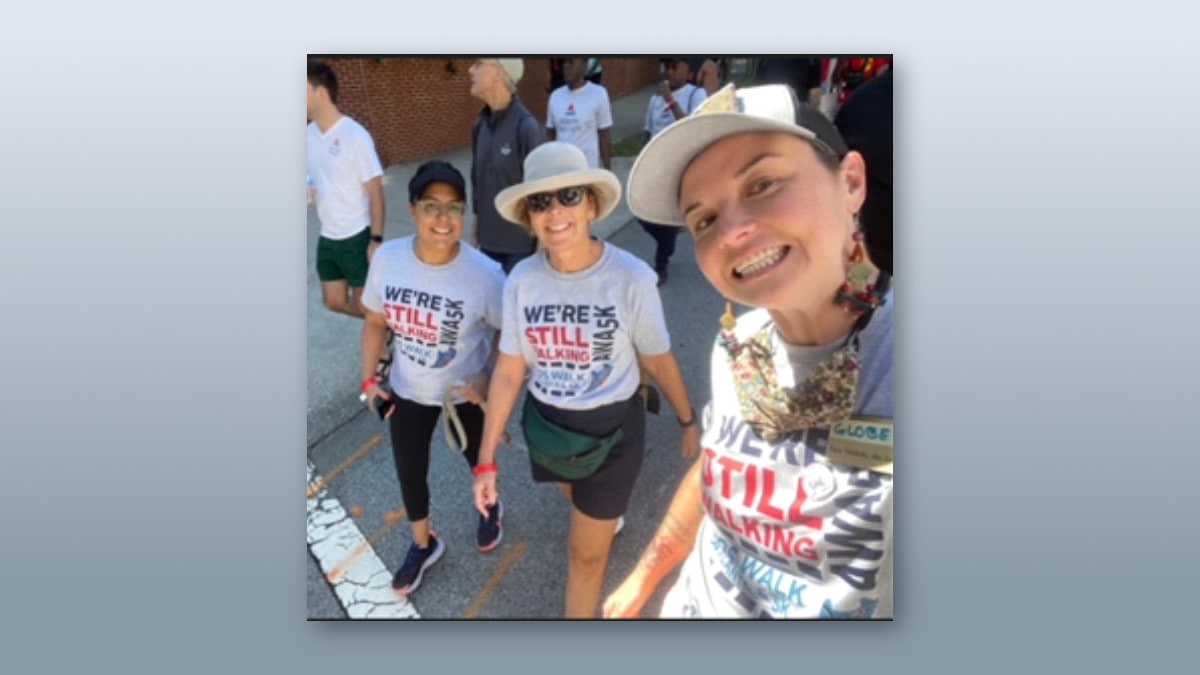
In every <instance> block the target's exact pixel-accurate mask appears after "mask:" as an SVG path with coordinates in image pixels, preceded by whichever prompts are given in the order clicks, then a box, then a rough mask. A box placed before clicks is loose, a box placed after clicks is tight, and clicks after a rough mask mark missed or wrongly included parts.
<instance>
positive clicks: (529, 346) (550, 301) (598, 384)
mask: <svg viewBox="0 0 1200 675" xmlns="http://www.w3.org/2000/svg"><path fill="white" fill-rule="evenodd" d="M657 279H658V278H657V276H656V275H655V274H654V272H653V271H652V270H651V269H650V267H649V266H648V265H646V263H644V262H642V261H641V260H640V259H639V258H637V257H635V256H634V255H633V254H631V253H629V252H627V251H624V250H622V249H620V248H617V247H616V246H613V245H612V244H609V243H607V242H605V243H604V253H603V254H602V255H601V256H600V260H599V261H597V262H596V264H595V265H592V266H591V267H589V268H587V269H586V270H583V271H581V272H574V273H571V274H563V273H562V272H558V271H556V270H555V269H554V268H553V267H551V266H550V263H549V262H548V261H547V259H546V254H545V253H544V252H540V253H537V254H535V255H533V256H532V257H529V258H526V259H525V260H522V261H521V262H519V263H517V265H516V266H515V267H514V268H513V270H512V273H511V274H509V276H508V281H507V282H505V284H504V331H503V332H502V333H501V335H500V351H502V352H504V353H505V354H512V355H520V356H522V357H524V359H525V364H526V366H528V368H529V371H530V377H529V393H530V394H532V395H533V396H534V398H536V399H537V400H539V401H541V402H543V403H546V404H548V405H552V406H554V407H557V408H563V409H566V410H592V409H594V408H597V407H599V406H602V405H607V404H609V403H616V402H618V401H624V400H626V399H628V398H629V397H630V396H633V393H634V392H635V391H636V390H637V387H638V382H639V379H640V378H639V374H638V364H637V355H638V354H645V355H647V356H657V355H659V354H664V353H666V352H667V351H669V350H670V349H671V336H670V334H668V333H667V323H666V319H665V318H664V317H663V310H662V300H661V298H659V295H658V288H657V287H656V286H655V283H656V282H657Z"/></svg>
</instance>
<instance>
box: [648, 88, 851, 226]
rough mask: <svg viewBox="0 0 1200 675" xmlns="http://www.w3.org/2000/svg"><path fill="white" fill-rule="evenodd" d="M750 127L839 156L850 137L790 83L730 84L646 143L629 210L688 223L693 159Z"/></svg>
mask: <svg viewBox="0 0 1200 675" xmlns="http://www.w3.org/2000/svg"><path fill="white" fill-rule="evenodd" d="M748 131H778V132H783V133H787V134H792V135H793V136H798V137H800V138H803V139H804V140H806V141H808V142H809V143H812V144H813V145H817V146H822V147H824V148H825V149H827V150H829V151H830V152H832V153H833V154H834V155H836V156H837V157H839V158H840V157H844V156H845V155H846V153H847V152H848V149H847V147H846V142H845V141H844V140H843V139H842V135H841V134H840V133H838V130H837V128H836V127H834V126H833V123H832V122H830V121H829V118H828V117H826V116H825V115H824V114H822V113H821V111H819V110H817V109H816V108H813V107H811V106H806V105H801V104H800V101H799V100H798V99H797V98H796V93H795V92H794V91H793V90H792V88H791V87H789V86H787V85H785V84H768V85H764V86H760V87H749V88H746V89H740V90H739V89H737V88H736V87H735V86H734V85H733V84H728V85H726V86H725V87H723V88H722V89H721V90H720V91H718V92H717V93H715V94H713V95H712V97H711V98H709V99H708V100H706V101H704V103H701V104H700V105H699V106H698V107H697V108H696V110H695V112H693V113H692V114H691V115H689V116H687V117H685V118H683V119H681V120H679V121H678V122H675V123H673V124H672V125H671V126H669V127H667V128H666V129H664V130H662V131H661V132H659V133H658V135H656V136H654V137H653V138H651V139H650V141H649V142H648V143H646V147H644V148H642V151H641V153H639V154H638V157H637V160H635V161H634V163H633V168H632V169H630V171H629V181H628V183H627V186H628V187H627V189H626V194H628V196H629V197H628V198H629V210H630V211H632V212H633V214H634V215H635V216H637V217H638V218H641V219H642V220H645V221H648V222H651V223H658V224H661V225H676V226H679V227H682V226H684V225H685V224H686V223H685V222H684V220H683V213H681V212H680V211H679V183H680V180H681V179H682V177H683V172H684V171H685V170H686V169H687V167H688V165H690V164H691V163H692V160H693V159H695V158H696V156H697V155H699V154H700V153H701V152H703V151H704V150H705V149H706V148H708V146H710V145H712V144H713V143H716V142H717V141H719V140H721V139H722V138H725V137H726V136H732V135H733V134H740V133H744V132H748Z"/></svg>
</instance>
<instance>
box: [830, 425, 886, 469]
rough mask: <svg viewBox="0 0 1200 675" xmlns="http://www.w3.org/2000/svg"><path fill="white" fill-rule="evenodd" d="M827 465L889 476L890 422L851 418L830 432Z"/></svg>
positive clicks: (834, 426) (835, 426)
mask: <svg viewBox="0 0 1200 675" xmlns="http://www.w3.org/2000/svg"><path fill="white" fill-rule="evenodd" d="M826 456H827V457H828V458H829V461H831V462H834V463H837V464H846V465H848V466H853V467H857V468H859V469H867V470H869V471H875V472H877V473H886V474H888V475H889V476H890V475H892V420H890V419H888V418H886V417H858V416H855V417H851V418H850V419H848V420H846V421H845V422H838V423H837V424H835V425H833V428H832V429H830V430H829V450H828V451H827V452H826Z"/></svg>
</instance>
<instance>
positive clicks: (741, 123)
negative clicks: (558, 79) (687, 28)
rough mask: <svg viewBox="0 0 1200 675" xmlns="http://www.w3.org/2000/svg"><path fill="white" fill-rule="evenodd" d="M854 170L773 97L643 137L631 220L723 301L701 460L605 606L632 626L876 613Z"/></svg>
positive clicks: (882, 613)
mask: <svg viewBox="0 0 1200 675" xmlns="http://www.w3.org/2000/svg"><path fill="white" fill-rule="evenodd" d="M867 171H868V167H867V166H866V165H865V163H864V161H863V157H862V155H861V154H859V153H858V152H855V151H853V150H849V149H848V148H847V147H846V144H845V142H844V140H843V139H842V138H841V135H840V134H839V133H838V131H837V129H836V128H835V127H834V126H833V123H832V122H830V121H829V119H828V118H827V117H825V116H824V115H823V114H822V113H821V112H820V111H818V110H816V109H813V108H811V107H808V106H804V105H801V104H800V103H799V102H798V100H797V97H796V94H795V92H794V91H792V90H791V88H789V87H787V86H786V85H766V86H761V87H752V88H748V89H745V90H741V91H738V90H736V89H735V88H734V87H733V86H732V85H729V86H727V87H725V88H724V89H722V90H721V91H719V92H717V94H716V95H714V96H713V97H712V98H711V99H709V100H708V102H706V103H705V104H704V105H703V106H701V108H700V109H699V110H698V111H696V113H695V114H694V115H692V116H690V117H688V118H687V119H686V120H683V121H681V122H679V123H678V124H676V125H673V126H672V127H670V128H669V129H667V130H666V131H665V132H663V133H662V134H660V135H659V136H657V137H655V138H653V139H651V141H650V143H649V144H647V145H646V147H645V148H643V149H642V152H641V154H640V155H639V156H638V158H637V160H636V161H635V162H634V166H633V169H632V170H631V172H630V174H629V207H630V209H631V210H632V211H633V213H634V214H636V215H637V216H638V217H642V218H648V219H651V220H654V221H656V222H661V223H668V224H674V225H676V226H679V227H683V228H686V229H687V230H688V231H689V232H691V234H692V237H693V239H694V240H695V249H696V262H697V264H698V265H699V267H700V270H701V271H702V272H703V273H704V276H705V278H707V279H708V281H709V283H710V284H712V286H713V287H714V288H715V289H716V290H717V291H719V292H720V293H721V294H722V295H723V296H725V298H726V299H727V300H729V301H731V302H736V303H738V304H740V305H743V306H747V307H751V308H753V309H752V310H751V311H750V312H747V313H745V314H743V315H742V316H741V317H738V318H736V319H735V318H734V316H733V312H732V309H731V307H730V306H729V305H727V306H726V310H725V315H724V316H722V317H721V319H720V322H719V323H720V328H719V330H718V331H717V339H716V341H715V344H714V345H713V352H712V361H711V368H712V371H711V372H712V376H711V386H712V398H711V401H710V403H709V405H708V406H707V408H706V409H705V411H704V413H703V415H702V419H703V430H702V438H701V441H702V445H703V447H704V452H703V455H702V458H701V459H700V461H698V462H697V463H696V464H695V466H693V467H692V469H691V470H690V471H689V472H688V474H687V475H686V476H685V477H684V480H683V482H682V483H681V484H680V486H679V488H678V490H677V491H676V493H675V496H674V498H673V500H672V502H671V505H670V506H669V508H668V511H667V514H666V516H665V517H664V519H663V521H662V524H661V525H660V527H659V529H658V531H657V533H656V534H655V535H654V538H653V540H652V541H651V543H650V545H649V546H648V547H647V548H646V550H645V552H644V554H643V555H642V558H641V560H640V561H639V563H638V565H637V567H636V568H635V569H634V571H633V572H632V573H631V574H630V575H629V576H628V577H627V578H626V579H625V581H624V582H623V583H622V584H621V585H620V587H618V589H617V590H616V591H615V592H613V593H612V594H611V595H610V596H609V597H608V598H607V599H606V601H605V603H604V616H606V617H635V616H638V614H639V613H640V611H641V610H642V608H643V606H644V605H645V603H646V601H647V599H649V597H650V596H651V594H652V593H653V592H654V589H655V588H656V587H657V586H658V585H659V584H660V583H661V582H662V580H663V579H664V578H665V577H666V575H667V574H668V573H670V572H671V571H673V570H674V569H675V568H676V567H678V566H679V565H680V564H682V569H680V571H679V576H678V578H677V580H676V582H675V584H674V585H673V586H672V587H671V589H670V591H669V592H668V593H667V595H666V597H665V598H664V600H663V604H662V607H661V615H662V616H663V617H705V618H707V617H729V618H774V617H778V618H835V619H841V618H890V617H891V616H892V576H893V575H892V569H893V562H892V558H893V556H892V548H893V538H892V532H893V519H892V438H893V436H892V305H893V301H894V296H893V292H892V289H891V285H890V281H891V276H890V275H889V274H888V273H887V272H885V271H883V270H880V269H879V268H878V267H877V266H876V265H875V264H874V263H873V262H872V260H871V257H870V255H869V254H868V253H867V251H866V250H864V248H863V246H862V232H861V229H860V227H859V222H858V214H859V212H860V211H861V209H862V205H863V200H864V198H865V196H866V191H867V187H866V185H867Z"/></svg>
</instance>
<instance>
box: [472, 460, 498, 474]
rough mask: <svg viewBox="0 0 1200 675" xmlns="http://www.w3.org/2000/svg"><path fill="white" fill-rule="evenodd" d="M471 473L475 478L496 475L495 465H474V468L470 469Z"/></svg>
mask: <svg viewBox="0 0 1200 675" xmlns="http://www.w3.org/2000/svg"><path fill="white" fill-rule="evenodd" d="M471 473H473V474H475V475H476V476H482V475H483V474H485V473H496V464H495V463H492V464H476V465H475V468H473V469H471Z"/></svg>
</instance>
